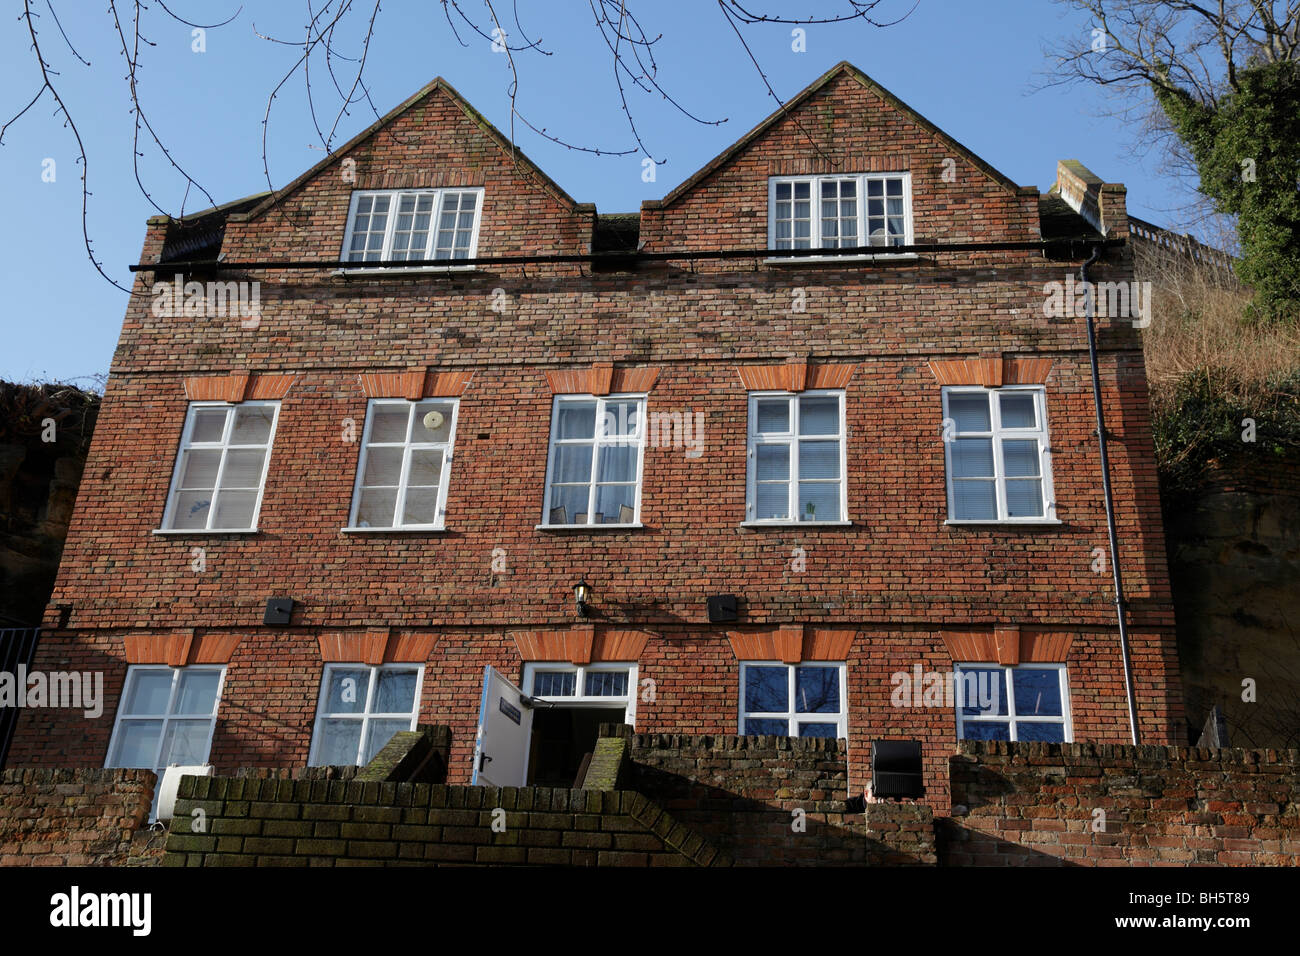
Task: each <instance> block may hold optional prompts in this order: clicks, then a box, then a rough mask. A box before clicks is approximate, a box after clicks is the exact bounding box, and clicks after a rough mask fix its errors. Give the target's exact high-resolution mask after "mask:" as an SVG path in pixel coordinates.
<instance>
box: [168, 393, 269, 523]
mask: <svg viewBox="0 0 1300 956" xmlns="http://www.w3.org/2000/svg"><path fill="white" fill-rule="evenodd" d="M254 406H258V407H269V408H272V409H274V414H273V415H272V416H271V431H270V433H269V434H268V435H267V436H266V444H265V445H231V444H230V434H231V432H232V431H233V429H234V427H235V414H236V411H237V410H238V409H240V408H249V407H254ZM204 408H227V409H231V411H230V413H229V414H228V415H226V426H225V429H224V430H223V431H222V433H221V441H220V442H200V443H198V444H197V445H196V444H195V443H194V442H193V441H191V436H192V434H193V432H194V424H195V421H196V419H197V418H198V414H197V413H198V411H199V410H200V409H204ZM279 425H280V403H279V402H278V401H248V402H208V401H203V402H190V403H189V407H188V408H187V409H186V410H185V427H184V430H183V431H182V432H181V440H180V445H179V447H178V448H177V450H176V463H175V465H174V466H173V467H172V480H171V485H170V486H169V488H168V490H167V505H166V507H165V509H164V511H163V520H162V527H161V528H158V529H156V530H155V531H154V533H155V534H247V533H249V532H254V531H257V530H258V525H257V522H258V520H259V518H260V517H261V515H262V497H263V495H265V493H266V476H267V475H268V474H269V473H270V469H271V453H272V451H273V450H274V448H275V433H276V430H277V429H278V428H279ZM232 448H235V449H243V448H265V450H266V457H265V458H264V459H263V461H262V476H261V480H260V482H259V484H258V488H257V499H256V500H255V501H254V503H253V515H252V522H251V524H250V526H249V527H247V528H213V527H212V526H211V525H212V521H213V519H214V518H215V517H216V514H217V508H216V505H217V493H216V489H220V488H221V478H222V475H223V474H224V472H225V469H226V457H227V453H228V452H229V451H230V450H231V449H232ZM191 449H198V450H203V449H208V450H213V451H216V450H220V451H221V464H220V465H218V466H217V477H216V485H215V486H214V491H213V497H212V501H211V502H210V503H209V504H208V518H207V521H208V524H207V526H206V527H203V528H175V527H173V526H172V523H173V522H174V521H175V518H176V499H177V497H178V496H179V494H180V488H179V487H178V484H179V482H180V480H181V465H182V464H183V462H184V461H185V453H186V452H187V451H190V450H191Z"/></svg>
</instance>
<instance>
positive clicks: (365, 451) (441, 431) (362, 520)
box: [349, 398, 459, 531]
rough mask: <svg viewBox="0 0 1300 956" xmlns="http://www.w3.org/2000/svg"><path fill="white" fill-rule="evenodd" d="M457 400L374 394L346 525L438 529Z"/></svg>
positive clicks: (444, 504)
mask: <svg viewBox="0 0 1300 956" xmlns="http://www.w3.org/2000/svg"><path fill="white" fill-rule="evenodd" d="M458 406H459V402H458V401H457V400H456V399H447V398H431V399H424V400H422V401H418V402H410V401H405V400H402V399H372V400H371V402H370V407H369V408H368V409H367V411H366V427H365V431H364V433H363V435H362V439H361V457H360V460H359V461H358V463H357V480H356V487H355V489H354V491H353V495H352V515H351V518H350V519H349V528H350V530H361V529H371V530H384V529H387V530H393V531H404V530H422V529H426V530H427V529H433V530H437V529H441V528H442V526H443V519H444V517H445V515H446V511H447V483H448V480H449V477H450V474H451V461H452V446H453V444H454V442H455V438H456V413H457V410H458Z"/></svg>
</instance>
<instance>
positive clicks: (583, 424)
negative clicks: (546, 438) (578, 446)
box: [555, 402, 596, 439]
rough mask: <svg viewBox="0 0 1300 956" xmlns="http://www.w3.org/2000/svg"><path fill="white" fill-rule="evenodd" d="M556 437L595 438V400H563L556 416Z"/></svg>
mask: <svg viewBox="0 0 1300 956" xmlns="http://www.w3.org/2000/svg"><path fill="white" fill-rule="evenodd" d="M555 432H556V434H555V437H556V438H558V439H566V438H593V437H595V434H596V403H595V402H561V403H560V410H559V411H558V412H557V413H556V416H555Z"/></svg>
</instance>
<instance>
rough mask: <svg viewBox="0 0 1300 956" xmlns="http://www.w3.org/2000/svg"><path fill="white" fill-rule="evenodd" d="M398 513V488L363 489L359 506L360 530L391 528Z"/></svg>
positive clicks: (358, 522) (358, 524)
mask: <svg viewBox="0 0 1300 956" xmlns="http://www.w3.org/2000/svg"><path fill="white" fill-rule="evenodd" d="M396 511H397V489H396V488H362V489H361V501H360V503H358V505H357V527H358V528H391V527H392V526H393V514H394V512H396Z"/></svg>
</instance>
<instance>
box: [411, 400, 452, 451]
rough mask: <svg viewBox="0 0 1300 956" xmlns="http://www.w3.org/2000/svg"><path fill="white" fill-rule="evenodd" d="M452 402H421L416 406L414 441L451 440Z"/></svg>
mask: <svg viewBox="0 0 1300 956" xmlns="http://www.w3.org/2000/svg"><path fill="white" fill-rule="evenodd" d="M451 415H452V406H451V403H450V402H420V403H419V404H418V405H416V406H415V421H414V422H413V423H412V425H411V441H413V442H445V441H450V440H451Z"/></svg>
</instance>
